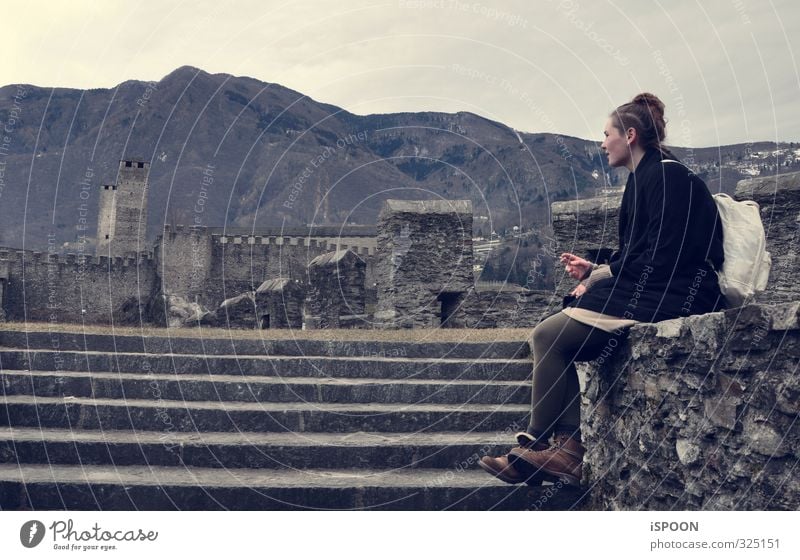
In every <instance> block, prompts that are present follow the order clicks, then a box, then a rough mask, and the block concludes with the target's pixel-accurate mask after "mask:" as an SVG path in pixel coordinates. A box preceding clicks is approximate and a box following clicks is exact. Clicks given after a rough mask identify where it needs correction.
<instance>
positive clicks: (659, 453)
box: [578, 302, 800, 511]
mask: <svg viewBox="0 0 800 560" xmlns="http://www.w3.org/2000/svg"><path fill="white" fill-rule="evenodd" d="M798 319H800V302H795V303H792V304H789V305H787V304H781V305H763V304H754V305H747V306H745V307H742V308H737V309H731V310H728V311H725V312H719V313H708V314H706V315H695V316H691V317H685V318H680V319H673V320H670V321H662V322H660V323H656V324H642V325H636V326H634V327H632V328H631V330H630V335H629V337H628V340H627V341H625V342H623V343H621V344H620V345H619V347H618V348H617V349H616V351H615V352H614V353H611V354H610V356H609V358H604V357H603V355H602V354H601V357H600V358H598V359H597V360H596V361H594V362H590V363H579V364H578V372H579V375H580V376H581V377H583V378H584V379H585V383H584V385H585V391H584V399H583V405H582V410H581V415H582V422H581V434H582V437H583V440H584V443H585V445H586V448H587V454H586V456H585V458H584V465H585V468H584V477H585V482H587V483H588V484H589V487H590V488H591V493H590V496H591V499H590V502H591V503H590V508H589V509H594V510H609V509H611V510H631V509H635V510H701V509H702V510H725V511H728V510H747V511H754V510H775V509H778V510H791V511H796V510H797V509H798V508H800V477H798V476H797V463H798V461H800V451H798V450H800V422H798V420H799V419H800V374H798V371H797V363H798V359H800V323H798Z"/></svg>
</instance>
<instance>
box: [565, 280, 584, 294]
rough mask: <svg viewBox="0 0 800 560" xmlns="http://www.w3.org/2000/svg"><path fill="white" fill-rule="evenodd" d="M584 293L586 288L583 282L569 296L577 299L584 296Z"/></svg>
mask: <svg viewBox="0 0 800 560" xmlns="http://www.w3.org/2000/svg"><path fill="white" fill-rule="evenodd" d="M584 292H586V286H584V285H583V282H581V283H580V284H578V285H577V286H575V289H574V290H572V291H571V292H570V293H569V295H571V296H575V297H581V296H582V295H583V294H584Z"/></svg>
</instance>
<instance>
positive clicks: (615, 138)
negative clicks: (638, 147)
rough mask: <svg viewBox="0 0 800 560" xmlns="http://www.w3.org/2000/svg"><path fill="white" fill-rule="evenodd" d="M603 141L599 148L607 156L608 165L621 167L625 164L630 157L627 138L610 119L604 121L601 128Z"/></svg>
mask: <svg viewBox="0 0 800 560" xmlns="http://www.w3.org/2000/svg"><path fill="white" fill-rule="evenodd" d="M603 136H605V138H604V139H603V143H602V144H601V145H600V148H601V149H602V150H603V151H604V152H605V153H606V155H607V156H608V165H609V166H611V167H622V166H624V165H627V163H628V161H629V160H630V158H631V150H630V147H629V146H628V142H627V138H626V137H625V136H624V135H623V134H622V132H621V131H620V130H619V129H618V128H617V127H615V126H614V125H613V124H612V120H611V118H610V117H609V119H608V120H607V121H606V126H605V128H604V129H603Z"/></svg>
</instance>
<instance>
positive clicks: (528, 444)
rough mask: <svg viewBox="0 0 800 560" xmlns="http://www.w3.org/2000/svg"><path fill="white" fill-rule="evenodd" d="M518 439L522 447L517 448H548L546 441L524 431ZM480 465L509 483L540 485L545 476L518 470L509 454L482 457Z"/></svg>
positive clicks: (537, 449)
mask: <svg viewBox="0 0 800 560" xmlns="http://www.w3.org/2000/svg"><path fill="white" fill-rule="evenodd" d="M517 441H518V442H519V444H520V447H518V448H515V449H531V450H536V451H544V450H545V449H547V444H546V443H544V442H540V441H537V440H536V439H534V438H533V437H532V436H530V435H528V434H526V433H524V432H520V433H519V434H517ZM478 465H479V466H480V467H481V468H482V469H483V470H485V471H486V472H488V473H489V474H491V475H493V476H495V477H497V478H499V479H500V480H502V481H503V482H507V483H508V484H520V483H521V482H527V483H528V484H529V485H531V486H538V485H540V484H541V483H542V480H543V477H541V476H537V474H536V473H528V474H524V473H521V472H520V471H518V470H517V469H516V468H514V466H513V465H512V464H511V463H510V462H509V458H508V455H503V456H501V457H489V456H485V457H481V458H480V460H479V461H478Z"/></svg>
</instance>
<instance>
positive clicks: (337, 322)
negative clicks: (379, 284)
mask: <svg viewBox="0 0 800 560" xmlns="http://www.w3.org/2000/svg"><path fill="white" fill-rule="evenodd" d="M366 268H367V264H366V263H365V262H364V260H363V259H362V258H361V257H360V256H358V255H357V254H356V253H355V252H354V251H352V250H350V249H346V250H340V251H333V252H330V253H325V254H324V255H320V256H319V257H317V258H315V259H314V260H313V261H311V262H310V263H309V265H308V291H307V294H306V306H305V308H306V314H305V317H304V319H305V323H306V327H307V328H312V329H330V328H332V329H336V328H342V327H345V328H346V327H360V328H368V327H370V326H371V325H370V323H369V322H368V320H367V317H366V315H365V303H366V297H365V296H366V286H365V281H366Z"/></svg>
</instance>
